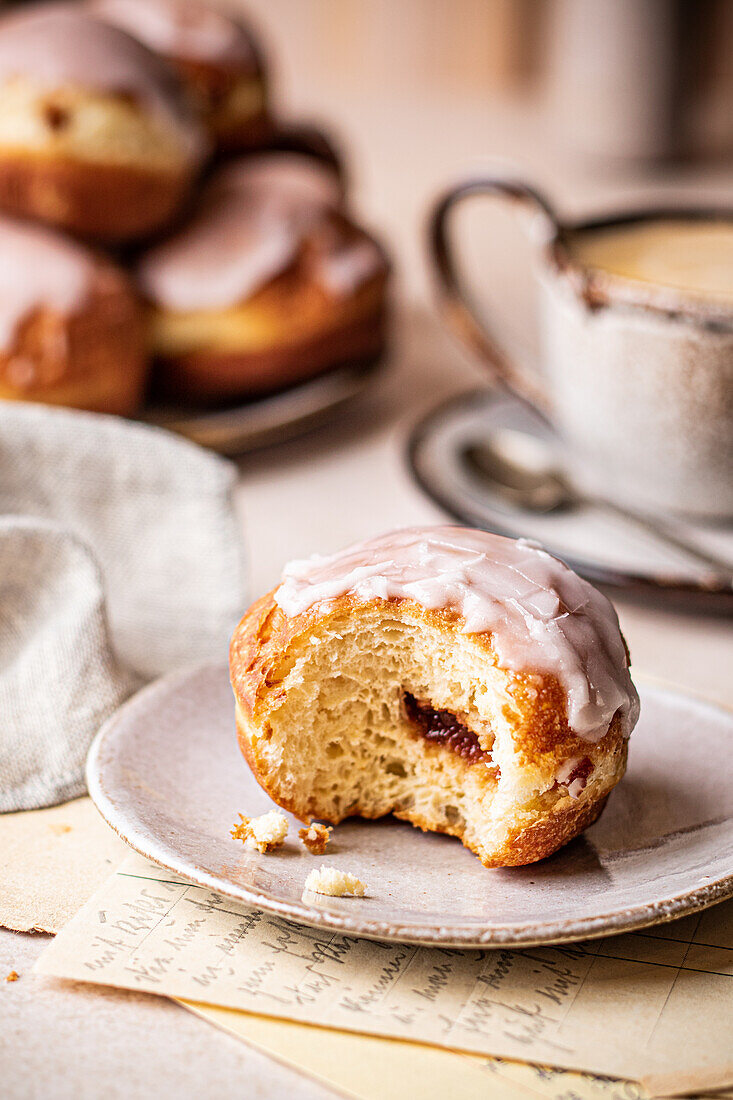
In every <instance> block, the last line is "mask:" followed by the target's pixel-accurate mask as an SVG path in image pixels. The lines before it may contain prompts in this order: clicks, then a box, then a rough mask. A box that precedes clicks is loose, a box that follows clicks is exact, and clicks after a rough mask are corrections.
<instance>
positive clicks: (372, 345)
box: [155, 309, 386, 403]
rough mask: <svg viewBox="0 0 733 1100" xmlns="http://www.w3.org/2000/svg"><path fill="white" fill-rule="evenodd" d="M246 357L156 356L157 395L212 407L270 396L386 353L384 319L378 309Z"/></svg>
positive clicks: (239, 354)
mask: <svg viewBox="0 0 733 1100" xmlns="http://www.w3.org/2000/svg"><path fill="white" fill-rule="evenodd" d="M281 335H282V340H283V342H282V343H274V344H273V345H272V346H270V347H268V348H265V349H262V350H258V351H250V352H238V351H217V350H216V349H215V348H211V349H210V350H206V351H203V350H202V351H197V352H190V353H189V354H187V355H178V356H165V357H164V356H159V357H158V358H157V361H156V374H155V380H156V389H157V390H159V391H160V392H161V393H163V394H166V395H167V396H169V397H171V398H174V399H176V400H183V401H194V402H196V403H200V402H215V401H221V400H225V399H227V398H235V397H244V396H249V395H254V394H264V393H272V392H274V391H276V390H278V389H282V388H284V387H285V386H289V385H293V384H295V383H297V382H302V381H305V380H306V379H308V378H314V377H316V375H319V374H324V373H325V372H326V371H329V370H332V369H333V368H335V367H337V366H341V365H342V364H346V363H360V362H369V361H371V360H373V359H375V358H376V357H378V356H379V355H381V353H382V352H383V350H384V345H385V341H386V316H385V311H384V310H383V309H380V310H378V311H377V312H376V314H374V315H373V316H370V317H366V318H364V319H363V320H359V319H357V320H352V321H348V322H346V323H345V324H341V325H340V326H338V327H336V328H333V329H326V330H325V331H324V332H321V333H318V334H316V335H315V336H311V337H309V338H306V339H303V340H300V341H296V342H291V341H290V340H288V332H287V329H284V330H283V332H282V334H281Z"/></svg>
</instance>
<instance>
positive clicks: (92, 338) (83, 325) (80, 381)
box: [0, 264, 147, 415]
mask: <svg viewBox="0 0 733 1100" xmlns="http://www.w3.org/2000/svg"><path fill="white" fill-rule="evenodd" d="M145 343H146V339H145V327H144V315H143V311H142V308H141V306H140V304H139V302H138V301H137V299H136V297H135V295H134V293H133V291H132V288H131V287H130V286H129V284H128V282H127V280H126V278H125V276H124V275H123V273H122V272H121V271H119V270H117V269H116V268H114V266H113V265H112V264H104V265H103V266H101V267H100V270H99V272H98V277H97V280H96V283H95V285H94V286H93V287H92V289H91V292H90V294H89V296H88V297H87V299H86V301H85V302H84V303H83V305H82V306H81V307H80V308H79V310H78V311H76V312H75V313H73V314H71V315H69V316H65V315H63V314H61V313H58V312H56V311H54V310H52V309H47V308H44V309H38V310H35V311H34V312H33V313H32V314H31V315H30V316H29V317H27V318H26V319H25V320H24V321H23V322H22V323H21V324H20V325H19V327H18V330H17V332H16V334H15V337H14V340H13V344H12V346H11V347H10V348H8V349H7V350H5V351H2V352H0V399H3V400H21V401H42V402H44V403H46V404H51V405H68V406H71V407H74V408H79V409H88V410H91V411H95V412H106V413H114V414H118V415H130V414H132V413H134V412H135V411H136V410H137V408H138V407H139V406H140V404H141V401H142V397H143V391H144V388H145V381H146V375H147V356H146V350H145Z"/></svg>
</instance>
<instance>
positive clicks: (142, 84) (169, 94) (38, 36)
mask: <svg viewBox="0 0 733 1100" xmlns="http://www.w3.org/2000/svg"><path fill="white" fill-rule="evenodd" d="M15 77H21V78H27V79H30V80H33V81H34V82H35V83H37V84H39V85H40V86H41V87H42V88H47V89H49V91H58V90H59V89H61V88H81V89H84V90H88V91H92V92H98V93H101V94H109V95H122V96H129V97H131V98H132V99H133V100H135V101H137V102H139V103H141V104H142V105H143V106H145V107H146V108H147V109H148V110H150V111H151V113H153V114H155V115H156V116H158V117H159V118H161V119H162V120H163V121H165V122H166V123H167V124H168V125H170V126H171V127H172V128H173V129H174V130H175V132H176V133H178V135H179V137H180V139H181V143H182V145H183V146H184V148H186V150H187V151H188V152H189V153H190V155H191V156H196V157H198V156H200V155H201V154H202V153H203V151H204V138H203V133H202V131H201V130H200V127H199V124H198V123H197V122H195V121H194V120H193V118H192V116H191V115H190V112H189V111H188V110H187V108H186V107H185V104H184V102H183V99H182V96H181V91H180V88H179V86H178V84H177V82H176V80H175V78H174V76H173V74H172V73H171V72H170V71H169V69H168V67H167V66H166V64H165V62H163V61H161V60H160V59H159V58H157V57H156V56H155V54H152V53H151V52H150V51H149V50H148V49H146V47H145V46H143V45H141V44H140V42H138V41H136V39H134V38H131V37H130V35H128V34H125V33H124V32H123V31H121V30H119V29H118V28H117V27H112V26H109V25H108V24H107V23H103V22H102V21H101V20H99V19H95V18H94V17H93V16H91V15H90V14H88V13H86V12H85V11H84V10H82V9H81V8H80V7H75V6H73V5H71V4H68V5H67V4H58V5H55V4H54V5H51V4H49V5H45V4H42V5H39V6H38V7H33V8H30V9H29V10H28V11H25V12H23V11H20V12H17V13H14V14H11V15H6V16H5V17H4V18H3V20H2V23H1V24H0V83H5V82H7V81H9V80H12V79H13V78H15Z"/></svg>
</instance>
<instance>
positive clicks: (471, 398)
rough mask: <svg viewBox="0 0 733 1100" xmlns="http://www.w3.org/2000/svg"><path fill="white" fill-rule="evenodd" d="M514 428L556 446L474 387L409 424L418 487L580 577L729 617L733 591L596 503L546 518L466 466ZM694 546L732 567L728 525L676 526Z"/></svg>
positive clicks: (528, 419) (515, 405)
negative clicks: (530, 543)
mask: <svg viewBox="0 0 733 1100" xmlns="http://www.w3.org/2000/svg"><path fill="white" fill-rule="evenodd" d="M500 431H503V432H506V431H510V432H517V433H521V435H523V436H530V437H536V438H538V439H540V440H541V441H542V442H543V443H544V444H546V445H547V444H550V445H551V444H552V443H553V442H554V443H555V445H557V440H556V437H554V435H553V433H552V429H551V428H550V427H549V425H548V424H547V423H546V422H545V421H543V420H542V419H541V418H540V417H539V416H538V415H537V414H535V413H533V412H532V411H531V410H530V409H528V408H527V407H526V406H524V405H522V404H521V403H520V402H519V401H517V400H516V399H515V398H513V397H509V396H506V395H504V394H501V393H496V392H494V391H492V390H487V389H481V390H472V391H469V392H467V393H463V394H459V395H458V396H454V397H452V398H450V399H448V400H447V401H443V402H441V404H439V405H438V406H437V407H436V408H435V409H433V410H432V411H431V412H430V413H429V414H428V415H427V416H426V417H425V418H424V419H423V420H421V421H420V423H419V424H417V426H416V427H415V428H414V430H413V432H412V435H411V438H410V441H409V444H408V461H409V463H410V466H411V469H412V472H413V474H414V476H415V478H416V480H417V482H418V484H419V485H420V486H421V488H422V489H423V491H424V492H425V493H426V494H427V495H428V496H429V497H431V499H432V500H434V501H435V502H436V503H437V504H438V505H440V507H442V508H443V509H444V510H445V511H446V512H448V513H449V514H450V515H452V516H454V517H455V518H456V519H458V520H460V521H461V522H462V523H466V524H468V525H470V526H472V527H480V528H483V529H484V530H487V531H493V532H495V533H496V534H500V535H508V536H510V537H511V538H519V537H520V536H523V537H525V538H533V539H536V540H537V541H538V542H540V543H541V544H542V545H543V546H544V547H545V549H546V550H549V551H550V553H552V554H554V555H555V556H556V557H558V558H561V559H562V560H563V561H565V562H567V564H568V565H569V566H570V567H571V568H572V569H574V570H575V571H576V572H578V573H580V574H582V575H583V576H585V577H587V578H588V579H589V580H591V581H594V582H595V583H599V584H605V585H611V586H613V587H614V588H617V589H622V590H624V593H625V594H628V595H633V596H637V597H641V598H644V599H647V600H649V599H651V600H653V601H656V602H664V603H675V604H681V605H684V606H687V607H689V608H691V609H694V610H704V611H708V612H718V613H723V614H728V615H731V614H733V586H727V587H725V586H718V585H715V586H713V587H711V585H710V582H709V577H706V576H705V572H704V571H703V569H702V568H700V567H698V566H697V565H696V564H695V563H692V564H691V562H690V559H689V558H687V557H686V556H685V555H683V554H682V553H681V552H678V551H676V550H674V549H672V548H670V547H668V546H667V545H666V544H664V543H662V542H660V541H659V540H658V539H656V538H655V537H654V536H653V535H652V534H650V533H647V532H646V531H644V530H643V529H642V528H640V527H639V526H638V525H637V524H636V523H634V522H633V521H631V520H629V521H628V522H627V521H625V520H624V519H623V518H621V517H620V516H619V514H618V513H616V512H611V511H609V510H608V509H605V508H604V507H603V506H602V505H595V504H593V503H587V504H586V503H584V504H583V505H582V506H579V507H576V508H573V509H572V510H563V511H559V512H552V513H546V514H538V513H536V512H529V511H527V510H525V509H521V508H517V507H514V506H513V505H511V504H509V503H508V502H507V500H506V498H505V497H504V496H502V495H501V493H500V492H499V491H496V490H494V489H492V486H491V484H490V483H489V482H488V481H486V480H485V479H483V478H480V477H479V476H477V475H476V474H475V473H474V472H473V471H472V470H471V469H470V468H469V466H468V465H467V463H466V462H465V460H464V458H463V455H464V454H465V452H466V449H467V448H469V447H470V446H472V445H475V444H477V443H481V441H482V440H485V439H486V438H488V437H491V435H492V433H496V432H500ZM678 526H679V531H680V533H681V534H684V535H685V536H686V537H687V538H688V539H689V541H690V542H691V543H693V544H697V545H699V546H700V547H701V548H703V549H706V550H710V551H712V552H714V553H717V554H718V555H720V556H721V557H722V558H724V559H728V560H730V561H731V562H733V531H731V528H730V527H728V528H727V529H726V528H725V527H722V526H721V527H713V526H711V525H702V524H692V523H689V522H683V521H680V522H679V525H678Z"/></svg>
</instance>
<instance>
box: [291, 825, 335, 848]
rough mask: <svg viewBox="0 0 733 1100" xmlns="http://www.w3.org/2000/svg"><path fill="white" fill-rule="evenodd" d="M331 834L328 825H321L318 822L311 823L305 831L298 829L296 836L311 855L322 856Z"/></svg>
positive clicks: (331, 830)
mask: <svg viewBox="0 0 733 1100" xmlns="http://www.w3.org/2000/svg"><path fill="white" fill-rule="evenodd" d="M332 832H333V829H332V828H331V826H330V825H321V824H320V822H318V821H312V822H311V824H310V825H309V826H308V828H307V829H298V836H299V837H300V839H301V840H302V841H303V843H304V844H305V846H306V848H307V849H308V851H309V852H310V853H311V855H313V856H322V855H323V853H324V852H325V851H326V845H327V844H328V842H329V840H330V839H331V833H332Z"/></svg>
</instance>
